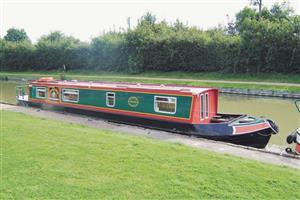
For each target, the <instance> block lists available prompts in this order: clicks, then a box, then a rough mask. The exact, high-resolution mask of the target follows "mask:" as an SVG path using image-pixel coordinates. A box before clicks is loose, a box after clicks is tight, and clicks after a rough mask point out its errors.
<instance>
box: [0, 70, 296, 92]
mask: <svg viewBox="0 0 300 200" xmlns="http://www.w3.org/2000/svg"><path fill="white" fill-rule="evenodd" d="M41 76H54V77H55V78H59V77H60V75H59V72H57V71H50V72H0V77H19V78H20V77H21V78H31V79H36V78H38V77H41ZM67 78H68V79H77V80H93V81H123V82H125V81H126V82H140V83H158V84H184V85H193V86H207V87H218V88H248V89H263V90H274V91H288V92H300V86H298V85H296V86H295V85H289V84H291V83H295V84H299V83H300V78H299V76H297V75H283V74H269V75H267V74H266V75H257V76H256V75H247V74H221V73H184V72H163V73H157V72H147V73H141V74H136V75H130V74H125V73H112V72H97V73H95V72H93V73H91V72H68V73H67ZM212 81H217V82H212ZM266 81H268V82H267V84H266V83H265V82H266ZM278 83H281V84H280V85H278ZM285 83H287V84H285Z"/></svg>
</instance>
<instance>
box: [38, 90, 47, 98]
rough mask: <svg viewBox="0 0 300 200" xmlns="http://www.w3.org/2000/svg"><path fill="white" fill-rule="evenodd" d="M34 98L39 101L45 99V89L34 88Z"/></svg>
mask: <svg viewBox="0 0 300 200" xmlns="http://www.w3.org/2000/svg"><path fill="white" fill-rule="evenodd" d="M36 98H39V99H45V98H46V88H45V87H37V88H36Z"/></svg>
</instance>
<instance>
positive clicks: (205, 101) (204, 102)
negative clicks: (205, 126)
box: [200, 93, 209, 120]
mask: <svg viewBox="0 0 300 200" xmlns="http://www.w3.org/2000/svg"><path fill="white" fill-rule="evenodd" d="M208 117H209V96H208V93H205V94H200V119H201V120H204V119H208Z"/></svg>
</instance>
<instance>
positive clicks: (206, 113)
mask: <svg viewBox="0 0 300 200" xmlns="http://www.w3.org/2000/svg"><path fill="white" fill-rule="evenodd" d="M208 100H209V99H208V93H206V94H205V118H208V115H209V101H208Z"/></svg>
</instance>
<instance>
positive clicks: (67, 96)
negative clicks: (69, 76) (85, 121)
mask: <svg viewBox="0 0 300 200" xmlns="http://www.w3.org/2000/svg"><path fill="white" fill-rule="evenodd" d="M62 100H63V101H66V102H73V103H77V102H78V101H79V90H74V89H63V90H62Z"/></svg>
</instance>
